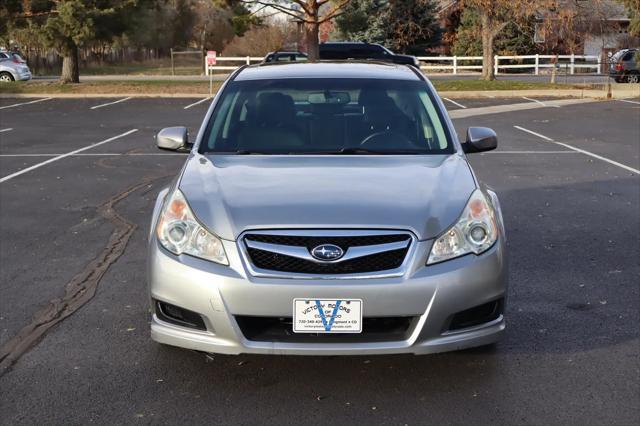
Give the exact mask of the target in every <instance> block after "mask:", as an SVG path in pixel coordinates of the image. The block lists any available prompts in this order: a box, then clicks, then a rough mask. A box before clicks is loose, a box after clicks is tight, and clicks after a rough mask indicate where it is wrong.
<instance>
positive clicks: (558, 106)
mask: <svg viewBox="0 0 640 426" xmlns="http://www.w3.org/2000/svg"><path fill="white" fill-rule="evenodd" d="M522 99H524V100H526V101H530V102H535V103H537V104H540V105H542V106H544V107H549V106H551V107H554V108H560V105H547V104H545V103H544V102H542V101H539V100H537V99H533V98H527V97H526V96H523V97H522Z"/></svg>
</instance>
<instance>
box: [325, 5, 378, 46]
mask: <svg viewBox="0 0 640 426" xmlns="http://www.w3.org/2000/svg"><path fill="white" fill-rule="evenodd" d="M387 4H388V3H387V1H385V0H352V1H351V2H349V4H348V5H346V6H345V8H344V10H343V13H342V15H340V16H338V17H337V18H336V26H337V28H338V31H339V33H340V36H341V37H342V38H343V39H345V40H352V41H366V42H369V43H382V44H384V43H386V42H387V36H388V34H387V33H388V28H387V27H386V24H385V23H384V22H383V20H382V19H381V16H382V14H383V10H384V9H385V8H386V6H387Z"/></svg>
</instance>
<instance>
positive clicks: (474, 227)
mask: <svg viewBox="0 0 640 426" xmlns="http://www.w3.org/2000/svg"><path fill="white" fill-rule="evenodd" d="M497 239H498V227H497V225H496V219H495V214H494V211H493V208H492V207H491V205H490V204H489V203H488V202H487V199H486V198H485V196H484V194H483V193H482V191H480V190H479V189H476V190H475V191H474V192H473V194H471V198H469V201H468V202H467V205H466V207H465V208H464V211H463V212H462V216H460V219H458V222H457V223H456V224H455V225H453V226H452V227H451V228H450V229H448V230H447V231H446V232H445V233H444V234H442V235H441V236H440V237H438V239H436V241H435V242H434V243H433V247H432V248H431V253H429V259H428V260H427V265H431V264H433V263H438V262H442V261H444V260H449V259H453V258H454V257H460V256H464V255H465V254H469V253H475V254H480V253H482V252H485V251H487V250H488V249H489V248H491V246H492V245H493V243H495V242H496V240H497Z"/></svg>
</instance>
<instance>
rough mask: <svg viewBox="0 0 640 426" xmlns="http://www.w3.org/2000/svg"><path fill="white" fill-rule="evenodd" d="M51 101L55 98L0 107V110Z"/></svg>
mask: <svg viewBox="0 0 640 426" xmlns="http://www.w3.org/2000/svg"><path fill="white" fill-rule="evenodd" d="M51 99H53V98H42V99H36V100H35V101H29V102H22V103H19V104H13V105H5V106H2V107H0V109H5V108H13V107H17V106H22V105H30V104H37V103H38V102H44V101H48V100H51Z"/></svg>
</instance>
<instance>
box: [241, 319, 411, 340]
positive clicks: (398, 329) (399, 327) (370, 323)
mask: <svg viewBox="0 0 640 426" xmlns="http://www.w3.org/2000/svg"><path fill="white" fill-rule="evenodd" d="M416 318H417V317H365V318H363V319H362V333H357V334H354V333H294V332H293V325H292V319H291V318H290V317H288V318H287V317H284V318H278V317H256V316H236V317H235V319H236V322H237V323H238V327H240V331H242V334H243V335H244V337H245V338H246V339H247V340H251V341H254V342H283V343H365V342H396V341H400V340H406V339H408V338H409V335H410V334H411V332H412V331H413V328H414V327H413V326H414V324H415V319H416Z"/></svg>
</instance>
